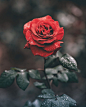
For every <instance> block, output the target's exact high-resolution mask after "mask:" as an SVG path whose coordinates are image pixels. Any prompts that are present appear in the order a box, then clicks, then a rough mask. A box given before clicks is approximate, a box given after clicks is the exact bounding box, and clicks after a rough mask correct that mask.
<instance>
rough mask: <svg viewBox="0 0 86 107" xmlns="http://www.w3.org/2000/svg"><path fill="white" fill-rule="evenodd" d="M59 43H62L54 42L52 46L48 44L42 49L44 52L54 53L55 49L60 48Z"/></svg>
mask: <svg viewBox="0 0 86 107" xmlns="http://www.w3.org/2000/svg"><path fill="white" fill-rule="evenodd" d="M60 43H63V42H61V41H58V42H55V43H52V44H49V45H46V46H45V47H44V50H46V51H48V52H51V51H55V50H56V49H58V48H59V47H61V46H60Z"/></svg>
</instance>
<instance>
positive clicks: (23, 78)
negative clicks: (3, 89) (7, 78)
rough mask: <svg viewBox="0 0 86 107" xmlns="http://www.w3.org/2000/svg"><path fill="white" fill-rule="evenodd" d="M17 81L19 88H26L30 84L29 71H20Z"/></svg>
mask: <svg viewBox="0 0 86 107" xmlns="http://www.w3.org/2000/svg"><path fill="white" fill-rule="evenodd" d="M16 82H17V85H18V86H19V88H21V89H22V90H25V89H26V88H27V87H28V85H29V79H28V73H27V72H21V73H19V74H18V76H17V78H16Z"/></svg>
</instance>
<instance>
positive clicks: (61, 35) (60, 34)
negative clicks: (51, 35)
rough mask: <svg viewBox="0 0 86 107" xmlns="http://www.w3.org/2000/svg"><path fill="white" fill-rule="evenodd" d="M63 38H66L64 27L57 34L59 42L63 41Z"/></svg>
mask: <svg viewBox="0 0 86 107" xmlns="http://www.w3.org/2000/svg"><path fill="white" fill-rule="evenodd" d="M63 36H64V29H63V27H61V28H60V29H59V32H58V34H57V40H62V38H63Z"/></svg>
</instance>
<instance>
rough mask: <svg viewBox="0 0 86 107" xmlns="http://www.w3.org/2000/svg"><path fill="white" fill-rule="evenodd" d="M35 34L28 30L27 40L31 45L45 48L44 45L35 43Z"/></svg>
mask: <svg viewBox="0 0 86 107" xmlns="http://www.w3.org/2000/svg"><path fill="white" fill-rule="evenodd" d="M32 35H33V33H31V31H30V30H28V31H27V32H26V40H27V41H28V42H29V44H30V45H37V46H39V47H44V45H41V44H39V43H37V42H36V41H34V39H33V38H32Z"/></svg>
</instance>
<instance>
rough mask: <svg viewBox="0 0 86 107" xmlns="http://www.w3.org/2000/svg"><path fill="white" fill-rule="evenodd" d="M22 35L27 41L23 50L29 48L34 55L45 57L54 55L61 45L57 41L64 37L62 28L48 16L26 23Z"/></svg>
mask: <svg viewBox="0 0 86 107" xmlns="http://www.w3.org/2000/svg"><path fill="white" fill-rule="evenodd" d="M23 33H24V35H25V38H26V40H27V43H26V45H25V47H24V48H30V49H31V51H32V53H33V54H34V55H40V56H42V57H47V56H49V55H52V54H55V52H56V51H57V50H59V49H60V47H61V46H60V43H63V42H61V41H59V40H62V38H63V35H64V30H63V27H60V26H59V23H58V21H54V20H53V19H52V17H51V16H49V15H47V16H45V17H42V18H36V19H33V20H32V21H29V22H27V23H26V24H25V25H24V30H23Z"/></svg>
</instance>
